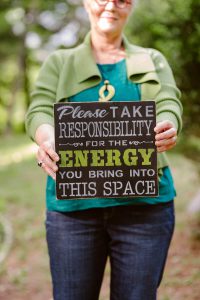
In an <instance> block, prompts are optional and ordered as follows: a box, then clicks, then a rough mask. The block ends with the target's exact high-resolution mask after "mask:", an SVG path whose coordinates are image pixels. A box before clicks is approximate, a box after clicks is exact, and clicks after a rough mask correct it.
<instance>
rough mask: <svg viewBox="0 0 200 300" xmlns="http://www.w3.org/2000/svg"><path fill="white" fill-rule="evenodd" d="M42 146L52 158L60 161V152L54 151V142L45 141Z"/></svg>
mask: <svg viewBox="0 0 200 300" xmlns="http://www.w3.org/2000/svg"><path fill="white" fill-rule="evenodd" d="M41 148H42V149H43V150H44V151H45V152H46V153H47V154H48V155H49V156H50V158H51V159H52V160H53V161H58V160H59V156H58V154H57V153H56V152H55V151H54V149H53V147H52V144H51V143H50V142H45V143H43V144H42V145H41Z"/></svg>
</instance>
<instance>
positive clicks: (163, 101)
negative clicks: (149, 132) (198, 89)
mask: <svg viewBox="0 0 200 300" xmlns="http://www.w3.org/2000/svg"><path fill="white" fill-rule="evenodd" d="M151 51H152V59H153V62H154V64H155V68H156V73H157V75H158V78H159V81H160V84H161V89H160V91H159V92H158V94H157V95H156V99H155V101H156V113H157V122H160V121H164V120H169V121H172V122H173V124H174V125H175V126H176V129H177V132H178V133H180V131H181V128H182V112H183V108H182V104H181V102H180V97H181V92H180V90H179V89H178V88H177V86H176V83H175V80H174V76H173V73H172V70H171V68H170V66H169V64H168V62H167V60H166V58H165V57H164V56H163V55H162V54H161V53H160V52H159V51H157V50H151Z"/></svg>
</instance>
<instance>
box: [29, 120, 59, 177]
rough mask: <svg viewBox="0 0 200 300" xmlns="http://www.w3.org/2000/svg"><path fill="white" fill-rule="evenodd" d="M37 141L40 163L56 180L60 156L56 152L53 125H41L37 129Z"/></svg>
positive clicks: (37, 155)
mask: <svg viewBox="0 0 200 300" xmlns="http://www.w3.org/2000/svg"><path fill="white" fill-rule="evenodd" d="M35 141H36V142H37V144H38V151H37V154H36V157H37V161H38V163H39V165H40V166H41V168H42V169H43V170H44V171H45V172H46V173H47V174H48V175H50V176H51V177H52V178H53V179H54V180H55V179H56V171H57V170H58V167H57V165H56V162H57V161H59V156H58V154H57V153H56V152H55V146H54V129H53V127H52V126H51V125H49V124H43V125H41V126H40V127H39V128H38V129H37V131H36V134H35Z"/></svg>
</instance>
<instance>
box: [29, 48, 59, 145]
mask: <svg viewBox="0 0 200 300" xmlns="http://www.w3.org/2000/svg"><path fill="white" fill-rule="evenodd" d="M57 53H58V51H55V52H54V53H53V54H51V55H49V57H48V58H47V59H46V60H45V62H44V63H43V65H42V67H41V68H40V71H39V75H38V77H37V80H36V83H35V87H34V90H33V92H32V93H31V103H30V106H29V108H28V111H27V113H26V116H25V127H26V131H27V133H28V135H29V136H30V138H31V139H32V140H34V137H35V132H36V130H37V128H38V127H39V126H40V125H42V124H50V125H52V126H54V121H53V104H54V102H55V99H56V91H57V84H58V80H59V59H58V58H59V56H58V55H57Z"/></svg>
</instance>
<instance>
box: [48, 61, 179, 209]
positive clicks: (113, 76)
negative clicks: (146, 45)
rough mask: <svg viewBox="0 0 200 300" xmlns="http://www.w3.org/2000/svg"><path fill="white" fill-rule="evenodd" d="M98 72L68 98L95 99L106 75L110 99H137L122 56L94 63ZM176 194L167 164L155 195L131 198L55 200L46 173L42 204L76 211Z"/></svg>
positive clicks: (158, 200) (164, 198)
mask: <svg viewBox="0 0 200 300" xmlns="http://www.w3.org/2000/svg"><path fill="white" fill-rule="evenodd" d="M98 68H99V70H100V72H101V75H102V82H101V83H100V84H99V85H97V86H95V87H92V88H89V89H87V90H84V91H82V92H80V93H78V94H76V95H74V96H72V97H70V98H69V99H68V101H69V102H92V101H93V102H97V101H98V99H99V89H100V87H101V86H103V84H104V80H106V79H108V80H109V81H110V84H111V85H113V86H114V87H115V95H114V97H113V98H112V100H111V101H140V100H141V93H140V85H139V84H134V83H133V82H131V81H130V80H128V78H127V75H126V74H127V71H126V63H125V60H121V61H120V62H118V63H115V64H103V65H98ZM175 195H176V192H175V189H174V184H173V179H172V175H171V172H170V169H169V168H168V167H164V168H163V174H162V176H161V178H160V180H159V196H158V197H154V198H151V197H135V198H112V199H111V198H93V199H81V200H76V199H73V200H71V199H66V200H57V199H56V194H55V181H54V180H53V179H52V178H51V177H50V176H48V177H47V185H46V205H47V209H48V210H55V211H78V210H84V209H88V208H95V207H109V206H117V205H132V204H145V203H148V204H158V203H163V202H168V201H170V200H172V199H173V198H174V197H175Z"/></svg>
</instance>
